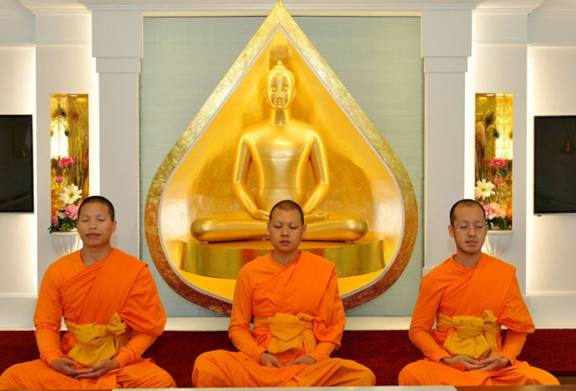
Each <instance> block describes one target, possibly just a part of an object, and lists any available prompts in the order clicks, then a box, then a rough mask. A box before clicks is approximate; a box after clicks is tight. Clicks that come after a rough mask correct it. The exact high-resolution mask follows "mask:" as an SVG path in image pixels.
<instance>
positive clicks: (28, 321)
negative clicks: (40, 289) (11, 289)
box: [0, 293, 36, 330]
mask: <svg viewBox="0 0 576 391" xmlns="http://www.w3.org/2000/svg"><path fill="white" fill-rule="evenodd" d="M35 306H36V295H26V294H6V293H5V294H0V314H2V317H0V330H32V329H33V323H32V316H33V314H34V307H35Z"/></svg>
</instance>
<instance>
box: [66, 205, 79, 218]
mask: <svg viewBox="0 0 576 391" xmlns="http://www.w3.org/2000/svg"><path fill="white" fill-rule="evenodd" d="M64 213H65V214H66V216H68V217H69V218H71V219H72V220H75V219H76V218H77V217H78V205H75V204H71V205H68V206H67V207H66V209H64Z"/></svg>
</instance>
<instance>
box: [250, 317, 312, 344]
mask: <svg viewBox="0 0 576 391" xmlns="http://www.w3.org/2000/svg"><path fill="white" fill-rule="evenodd" d="M313 321H314V317H312V316H310V315H308V314H302V313H300V314H298V315H291V314H283V313H277V314H276V315H274V316H270V317H268V318H255V319H254V324H255V325H256V326H261V325H265V326H267V327H268V329H269V330H270V334H272V340H271V341H270V343H269V344H268V348H267V350H268V351H269V352H270V353H282V352H286V351H288V350H290V349H296V350H302V351H305V352H311V351H312V350H313V349H314V347H316V337H315V336H314V331H313Z"/></svg>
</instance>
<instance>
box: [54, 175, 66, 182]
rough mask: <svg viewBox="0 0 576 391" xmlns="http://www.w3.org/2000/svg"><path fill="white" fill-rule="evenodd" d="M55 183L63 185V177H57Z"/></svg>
mask: <svg viewBox="0 0 576 391" xmlns="http://www.w3.org/2000/svg"><path fill="white" fill-rule="evenodd" d="M54 182H56V183H62V182H64V177H63V176H62V175H56V177H55V178H54Z"/></svg>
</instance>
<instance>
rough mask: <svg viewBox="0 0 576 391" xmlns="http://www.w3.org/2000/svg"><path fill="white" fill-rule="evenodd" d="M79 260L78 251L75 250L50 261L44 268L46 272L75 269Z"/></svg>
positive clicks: (55, 272)
mask: <svg viewBox="0 0 576 391" xmlns="http://www.w3.org/2000/svg"><path fill="white" fill-rule="evenodd" d="M81 262H82V261H81V260H80V252H79V251H75V252H73V253H70V254H67V255H64V256H62V257H60V258H58V259H57V260H55V261H54V262H52V263H51V264H50V265H49V266H48V269H46V274H60V273H62V272H64V271H67V270H71V269H75V268H76V267H77V266H78V265H79V264H80V263H81Z"/></svg>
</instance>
